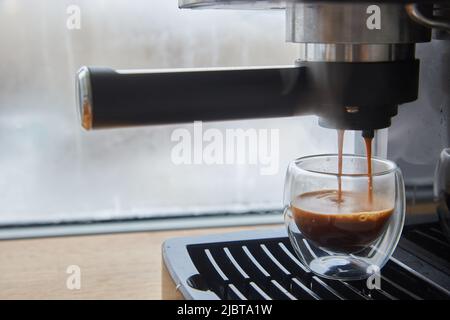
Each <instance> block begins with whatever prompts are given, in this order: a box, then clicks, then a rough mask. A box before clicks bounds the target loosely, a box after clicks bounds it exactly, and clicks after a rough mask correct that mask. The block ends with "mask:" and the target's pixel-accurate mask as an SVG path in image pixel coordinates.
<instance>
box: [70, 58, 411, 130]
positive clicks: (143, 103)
mask: <svg viewBox="0 0 450 320" xmlns="http://www.w3.org/2000/svg"><path fill="white" fill-rule="evenodd" d="M418 70H419V62H418V60H411V61H400V62H377V63H373V62H372V63H353V62H352V63H340V62H307V63H300V64H298V65H297V66H289V67H266V68H246V69H232V68H221V69H196V70H183V69H180V70H156V71H116V70H113V69H110V68H98V67H83V68H81V69H80V71H79V72H78V74H77V92H78V107H79V111H80V115H81V122H82V125H83V127H84V128H86V129H97V128H110V127H125V126H137V125H155V124H170V123H188V122H193V121H222V120H233V119H251V118H272V117H288V116H296V115H310V114H315V115H317V116H319V124H320V125H321V126H323V127H327V128H334V129H349V130H375V129H381V128H386V127H388V126H390V124H391V117H393V116H395V115H396V114H397V106H398V105H399V104H401V103H404V102H408V101H413V100H415V99H416V98H417V91H418Z"/></svg>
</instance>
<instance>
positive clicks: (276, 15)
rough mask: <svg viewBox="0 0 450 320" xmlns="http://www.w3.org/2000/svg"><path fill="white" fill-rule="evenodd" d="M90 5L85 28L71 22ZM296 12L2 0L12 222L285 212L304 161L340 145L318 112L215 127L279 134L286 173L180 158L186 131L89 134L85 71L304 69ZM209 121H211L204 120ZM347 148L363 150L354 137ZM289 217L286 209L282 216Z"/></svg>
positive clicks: (6, 182) (0, 131)
mask: <svg viewBox="0 0 450 320" xmlns="http://www.w3.org/2000/svg"><path fill="white" fill-rule="evenodd" d="M70 5H76V6H78V7H79V8H80V13H81V28H80V29H79V30H77V29H75V30H69V29H68V28H67V27H66V22H67V19H68V18H69V14H68V13H67V11H66V10H67V8H68V7H69V6H70ZM284 30H285V25H284V11H258V12H253V11H251V12H247V11H230V10H218V11H212V10H207V11H204V10H199V11H191V10H180V9H178V4H177V1H176V0H170V1H169V0H132V1H129V0H89V1H88V0H71V1H65V0H59V1H54V0H39V1H36V0H20V1H18V0H0V39H1V46H0V149H1V150H2V152H1V155H0V201H1V204H0V226H6V225H29V224H41V223H59V222H80V221H96V220H111V219H113V220H114V219H134V218H148V217H168V216H181V215H182V216H188V215H199V214H222V213H238V212H248V211H255V210H272V209H281V207H282V192H283V183H284V174H285V168H286V166H287V164H288V162H289V161H291V160H292V159H294V158H297V157H300V156H304V155H309V154H317V153H329V152H336V133H335V132H334V131H332V130H326V129H322V128H320V127H318V125H317V120H316V118H315V117H302V118H290V119H270V120H254V121H231V122H221V123H209V124H204V130H206V129H208V128H217V129H219V130H221V131H224V130H225V129H226V128H243V129H246V128H254V129H279V130H280V131H279V133H280V149H279V150H280V153H279V171H278V174H275V175H261V174H260V170H259V169H260V168H259V167H258V166H257V165H209V166H208V165H175V164H173V163H172V161H171V150H172V148H173V146H174V144H175V143H174V142H173V141H171V139H170V138H171V134H172V132H173V131H174V130H175V129H177V128H181V127H182V128H186V129H188V130H190V131H192V128H193V124H186V125H182V126H180V125H176V126H155V127H141V128H131V129H114V130H103V131H95V132H85V131H83V130H82V129H81V126H80V124H79V119H78V115H77V112H76V107H75V85H74V78H75V73H76V71H77V70H78V69H79V68H80V67H81V66H83V65H96V66H108V67H112V68H116V69H134V68H145V69H152V68H183V67H188V68H192V67H230V66H265V65H292V64H293V63H294V61H295V60H296V57H297V48H296V46H295V45H293V44H287V43H285V35H284ZM199 120H201V119H199ZM346 138H347V139H346V146H345V151H346V152H348V153H351V152H353V151H354V150H355V143H354V137H353V134H351V133H349V134H348V135H347V136H346ZM280 220H281V215H280Z"/></svg>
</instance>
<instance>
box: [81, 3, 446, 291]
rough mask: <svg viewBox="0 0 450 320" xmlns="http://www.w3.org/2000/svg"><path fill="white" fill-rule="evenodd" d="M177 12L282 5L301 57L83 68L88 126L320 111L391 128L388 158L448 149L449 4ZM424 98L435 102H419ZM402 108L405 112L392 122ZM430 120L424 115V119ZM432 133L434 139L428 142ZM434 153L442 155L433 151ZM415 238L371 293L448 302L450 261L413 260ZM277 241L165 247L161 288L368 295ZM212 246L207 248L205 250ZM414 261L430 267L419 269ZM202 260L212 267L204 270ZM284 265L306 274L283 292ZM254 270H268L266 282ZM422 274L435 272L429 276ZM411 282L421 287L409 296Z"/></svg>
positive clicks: (250, 237)
mask: <svg viewBox="0 0 450 320" xmlns="http://www.w3.org/2000/svg"><path fill="white" fill-rule="evenodd" d="M179 7H180V8H181V9H201V8H206V9H255V10H269V9H270V10H272V9H273V10H285V13H286V40H287V41H288V42H292V43H296V44H298V48H299V51H298V52H299V54H298V59H297V60H296V61H295V62H294V64H293V65H292V66H285V67H251V68H214V69H213V68H207V69H174V70H113V69H110V68H103V67H83V68H81V69H80V71H79V72H78V74H77V80H76V82H77V94H78V108H79V112H80V115H81V117H80V118H81V123H82V126H83V127H84V128H85V129H87V130H91V129H101V128H116V127H126V126H138V125H155V124H169V123H188V122H193V121H196V120H201V121H221V120H233V119H253V118H271V117H289V116H299V115H317V116H318V119H319V120H318V122H319V125H320V126H322V127H326V128H330V129H345V130H357V131H361V134H362V135H363V136H364V137H373V136H374V135H375V133H376V130H378V129H384V128H390V129H389V130H390V131H389V132H390V135H391V132H393V134H392V136H393V137H394V138H395V139H392V143H391V141H389V144H388V145H389V148H390V149H391V150H393V151H394V154H395V150H396V149H398V146H399V145H400V144H404V143H405V141H406V140H405V139H417V141H418V142H421V143H422V144H424V145H427V144H428V145H429V144H433V143H434V145H437V146H436V150H438V149H439V150H441V149H443V148H445V147H448V146H449V144H450V126H449V119H450V118H449V113H450V98H449V89H450V64H449V63H450V46H449V44H450V41H449V40H450V2H448V1H437V0H434V1H433V0H418V1H416V2H415V3H408V1H404V0H387V1H380V0H378V1H377V2H366V1H356V0H355V1H352V0H347V1H340V0H327V1H321V0H309V1H303V0H290V1H289V0H287V1H279V0H179ZM205 14H208V13H207V11H205ZM416 54H417V56H419V57H420V59H418V58H417V57H416ZM421 97H431V98H433V97H434V100H432V101H426V102H424V101H423V100H421ZM418 98H419V100H417V99H418ZM424 110H428V111H426V112H424ZM398 113H401V114H402V117H398V119H397V118H396V117H395V116H396V115H397V114H398ZM428 116H430V120H426V119H425V117H428ZM424 122H426V123H427V125H428V128H429V131H430V132H433V134H429V133H428V130H426V129H420V130H415V128H423V123H424ZM391 124H393V125H392V127H391ZM397 127H398V128H408V130H397V129H396V128H397ZM396 132H398V133H396ZM436 135H437V136H439V141H436V139H435V138H434V137H435V136H436ZM389 139H390V140H391V137H389ZM414 152H416V154H417V155H418V156H419V157H420V153H423V152H428V151H424V149H422V150H419V148H418V149H417V150H416V151H413V152H412V153H411V151H410V152H409V153H408V155H409V157H411V158H414V157H415V154H414ZM433 157H435V159H437V158H438V157H439V152H436V154H434V155H433ZM394 158H395V156H394ZM400 158H401V156H400ZM394 160H397V159H394ZM400 160H401V159H400ZM400 162H401V161H400ZM408 170H409V172H408V174H405V176H406V179H407V180H408V176H410V177H411V180H414V179H415V176H414V175H415V174H416V172H415V171H417V170H416V169H415V168H414V167H408V168H407V171H408ZM427 170H428V171H427ZM430 170H431V169H429V168H428V169H425V171H426V172H425V173H424V174H423V175H424V176H431V175H430V172H429V171H430ZM419 180H420V178H419ZM427 183H428V182H426V183H425V185H427ZM413 189H414V191H413V192H412V193H413V196H412V197H413V200H412V202H414V203H415V202H417V201H419V200H418V199H419V198H420V192H419V191H420V190H419V191H418V189H420V187H419V188H417V187H416V186H415V187H414V188H413ZM407 191H408V190H407ZM425 193H426V192H425ZM419 202H420V201H419ZM422 209H423V207H422V208H421V210H422ZM420 232H421V233H424V232H425V231H424V230H422V231H420ZM427 232H428V231H427ZM416 233H417V232H416V231H413V234H412V235H410V236H407V235H408V233H406V235H405V237H406V238H405V240H404V241H403V242H402V241H401V242H400V245H399V248H398V250H397V251H396V255H394V258H393V259H392V261H391V262H390V263H389V264H388V265H387V267H386V271H385V272H386V274H387V276H386V277H387V278H389V279H391V280H390V281H391V282H389V283H390V287H389V289H386V290H385V291H383V292H381V293H378V294H381V295H384V296H383V297H384V298H398V297H400V298H423V297H425V298H427V297H438V298H439V297H443V298H450V276H449V275H450V262H449V261H450V260H449V261H444V260H445V259H444V258H442V256H441V257H440V258H439V259H440V260H439V261H438V262H437V263H436V262H435V260H433V259H431V258H430V255H427V254H423V255H422V256H420V257H419V258H417V259H416V260H414V259H413V258H411V257H410V255H411V252H412V251H414V250H416V249H417V247H419V246H418V245H417V243H414V240H415V239H416V238H417V234H416ZM282 237H283V235H282V234H281V233H276V232H275V233H259V234H249V233H245V234H234V235H232V236H230V237H229V238H226V239H225V238H223V237H214V236H211V237H205V238H202V239H200V240H199V239H191V238H185V239H182V240H174V241H168V242H167V243H166V244H165V246H164V248H163V255H164V261H165V265H164V267H163V269H164V271H163V282H165V285H164V283H163V286H166V288H163V292H164V291H166V292H168V293H167V294H166V297H168V298H173V297H183V298H191V299H196V298H222V299H243V298H257V299H266V298H281V299H293V298H299V297H300V298H312V299H316V298H327V297H328V298H347V297H348V296H355V295H356V296H359V297H360V298H361V297H366V298H367V297H368V296H367V295H365V293H364V289H362V288H360V287H358V284H356V285H352V286H353V287H348V285H347V284H343V283H339V282H328V281H325V280H323V279H319V278H317V277H314V276H311V275H308V273H307V271H306V270H304V268H302V267H301V266H299V265H298V260H296V259H295V257H294V255H293V254H292V252H291V251H290V249H289V243H287V242H286V241H285V240H283V239H284V238H282ZM436 237H437V236H436ZM428 238H429V237H428ZM416 240H417V239H416ZM438 240H439V239H438ZM236 241H247V242H248V243H247V244H246V245H245V247H246V248H248V249H249V250H250V251H251V253H250V254H247V253H246V256H245V257H244V258H242V259H244V260H245V259H247V260H248V259H249V261H253V260H254V259H256V260H258V259H260V260H259V263H258V262H256V263H254V264H255V266H256V268H255V276H254V277H256V278H252V276H251V275H248V274H247V273H245V272H241V271H243V270H242V269H239V268H238V267H237V266H236V264H235V263H238V262H236V259H235V258H233V257H231V254H230V250H231V252H232V251H233V249H232V248H233V246H235V245H237V246H242V244H237V242H236ZM255 241H256V242H257V241H260V242H261V243H259V242H258V243H256V242H255ZM418 241H419V240H418ZM211 243H213V244H214V245H213V246H210V247H208V244H211ZM217 243H221V244H222V246H223V247H225V248H226V249H227V250H228V251H227V250H225V251H224V252H225V254H224V256H223V257H222V258H217V257H216V258H215V259H213V258H212V256H211V252H213V251H214V250H216V247H217ZM438 243H439V245H431V246H432V248H433V249H430V250H431V251H432V252H434V251H433V250H434V249H435V248H436V247H438V246H445V245H443V244H442V243H441V242H440V240H439V241H438ZM253 246H254V247H255V248H254V249H252V247H253ZM204 247H205V248H206V249H205V248H204ZM261 248H263V251H264V252H263V253H261V254H262V257H259V258H258V257H257V255H256V253H255V252H257V251H258V252H259V251H261ZM264 248H266V249H267V250H269V251H270V252H271V253H273V254H268V253H267V251H266V249H264ZM419 249H420V248H419ZM419 249H417V250H419ZM444 249H445V248H444ZM417 250H416V251H417ZM420 250H422V249H420ZM420 250H419V252H421V251H420ZM422 251H423V250H422ZM205 252H206V255H205ZM208 252H209V254H208ZM274 252H278V253H279V255H276V254H275V253H274ZM414 252H415V251H414ZM435 255H436V256H439V255H440V254H437V253H436V254H435ZM230 257H231V258H230ZM183 259H184V260H183ZM274 259H275V260H274ZM266 260H267V262H266ZM419 260H420V261H422V262H423V261H426V262H427V263H428V264H420V263H419V262H418V261H419ZM275 261H278V263H277V262H275ZM253 262H254V261H253ZM280 264H281V266H280ZM207 265H210V266H211V268H210V270H206V269H205V268H206V267H205V266H207ZM232 265H234V267H235V269H233V270H234V271H231V266H232ZM264 265H267V266H268V265H273V266H274V268H275V269H277V268H278V269H280V270H281V271H280V270H278V271H277V270H273V273H272V272H271V271H270V270H268V269H269V267H266V268H263V266H264ZM220 266H222V267H220ZM260 267H261V268H262V270H261V268H260ZM291 268H292V269H294V268H297V271H298V273H299V274H302V276H301V277H297V278H295V279H297V280H295V281H293V282H292V281H291V280H289V281H288V282H289V284H288V285H284V284H285V283H287V282H286V281H285V278H286V277H287V278H289V277H290V274H291ZM228 269H230V272H229V273H227V272H226V271H227V270H228ZM236 270H237V271H236ZM264 271H266V273H267V274H264ZM280 272H281V273H280ZM259 273H262V274H263V276H261V279H259V278H258V275H257V274H259ZM280 274H281V275H280ZM423 274H427V275H430V274H433V275H432V276H430V277H428V278H427V277H424V276H423ZM239 277H241V278H242V279H244V280H245V281H246V283H247V284H246V289H245V294H244V293H243V292H242V290H240V289H239V287H237V286H236V284H235V282H234V281H233V279H234V278H239ZM249 277H250V278H251V279H249ZM278 277H280V278H279V279H278ZM205 279H206V280H205ZM244 280H243V281H244ZM394 280H395V281H394ZM261 281H262V282H261ZM267 281H268V282H267ZM260 282H261V283H266V282H267V283H268V284H267V285H265V284H260ZM305 283H307V285H306V286H305ZM415 284H417V288H422V289H421V290H416V289H414V288H415V287H414V286H415ZM419 284H420V285H419ZM167 287H170V289H167ZM175 287H176V290H175ZM413 287H414V288H413ZM399 288H400V289H399ZM423 288H425V289H423ZM369 297H370V295H369Z"/></svg>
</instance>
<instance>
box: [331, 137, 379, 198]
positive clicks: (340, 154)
mask: <svg viewBox="0 0 450 320" xmlns="http://www.w3.org/2000/svg"><path fill="white" fill-rule="evenodd" d="M337 135H338V194H337V195H338V201H337V202H338V203H341V202H342V201H343V199H342V163H343V159H342V158H343V150H344V135H345V130H343V129H338V130H337ZM372 140H373V137H364V143H365V145H366V157H367V176H368V183H367V190H368V200H369V203H372V201H373V194H372V193H373V177H372Z"/></svg>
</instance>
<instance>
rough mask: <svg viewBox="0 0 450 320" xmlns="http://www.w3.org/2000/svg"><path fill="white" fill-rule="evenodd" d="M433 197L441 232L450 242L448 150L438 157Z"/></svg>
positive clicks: (449, 150) (449, 169)
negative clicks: (436, 204) (435, 202)
mask: <svg viewBox="0 0 450 320" xmlns="http://www.w3.org/2000/svg"><path fill="white" fill-rule="evenodd" d="M434 196H435V199H436V201H437V203H438V206H437V212H438V215H439V221H440V222H441V227H442V231H443V232H444V234H445V235H446V236H447V239H448V240H449V241H450V210H449V208H450V148H447V149H444V150H442V152H441V155H440V157H439V161H438V165H437V167H436V173H435V179H434Z"/></svg>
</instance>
